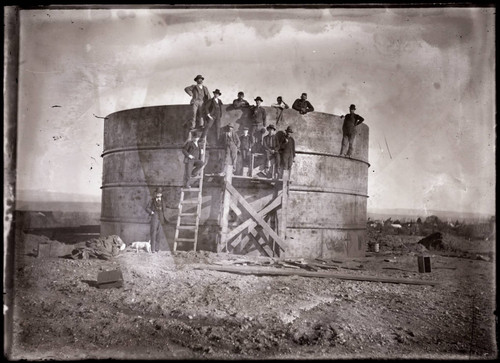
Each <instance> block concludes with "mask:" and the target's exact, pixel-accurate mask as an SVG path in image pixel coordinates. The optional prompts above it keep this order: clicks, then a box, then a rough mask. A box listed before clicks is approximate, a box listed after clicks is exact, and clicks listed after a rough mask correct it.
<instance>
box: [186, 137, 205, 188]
mask: <svg viewBox="0 0 500 363" xmlns="http://www.w3.org/2000/svg"><path fill="white" fill-rule="evenodd" d="M199 140H200V134H199V132H194V133H193V138H192V140H189V141H187V142H186V143H185V144H184V147H183V149H182V153H183V154H184V164H186V168H185V170H184V171H185V172H184V187H185V188H191V183H192V182H193V179H194V178H197V177H198V176H199V173H200V170H201V169H202V168H203V167H204V166H205V165H206V161H205V157H204V155H203V149H202V148H201V147H200V145H199V143H198V141H199Z"/></svg>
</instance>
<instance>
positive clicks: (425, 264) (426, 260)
mask: <svg viewBox="0 0 500 363" xmlns="http://www.w3.org/2000/svg"><path fill="white" fill-rule="evenodd" d="M417 262H418V272H420V273H423V272H431V258H430V257H429V256H418V257H417Z"/></svg>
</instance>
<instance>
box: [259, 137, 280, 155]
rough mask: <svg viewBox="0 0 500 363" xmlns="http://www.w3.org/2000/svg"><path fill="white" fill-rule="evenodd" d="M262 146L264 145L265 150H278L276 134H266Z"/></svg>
mask: <svg viewBox="0 0 500 363" xmlns="http://www.w3.org/2000/svg"><path fill="white" fill-rule="evenodd" d="M262 146H263V147H264V150H265V151H278V148H279V144H278V138H277V137H276V134H274V135H270V134H267V135H266V136H264V138H263V139H262Z"/></svg>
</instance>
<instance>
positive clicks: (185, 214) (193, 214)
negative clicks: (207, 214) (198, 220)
mask: <svg viewBox="0 0 500 363" xmlns="http://www.w3.org/2000/svg"><path fill="white" fill-rule="evenodd" d="M197 214H198V213H181V217H191V216H192V217H194V216H196V215H197Z"/></svg>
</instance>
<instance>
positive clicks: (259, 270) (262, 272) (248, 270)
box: [194, 265, 441, 286]
mask: <svg viewBox="0 0 500 363" xmlns="http://www.w3.org/2000/svg"><path fill="white" fill-rule="evenodd" d="M194 269H195V270H214V271H220V272H230V273H238V274H244V275H257V276H303V277H320V278H332V279H340V280H353V281H371V282H385V283H390V284H409V285H428V286H435V285H440V284H441V283H440V282H438V281H424V280H414V279H397V278H389V277H378V276H360V275H357V276H356V275H342V274H338V273H331V272H312V271H302V270H294V271H289V270H280V269H271V268H268V267H253V266H224V267H219V266H214V265H196V266H194Z"/></svg>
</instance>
